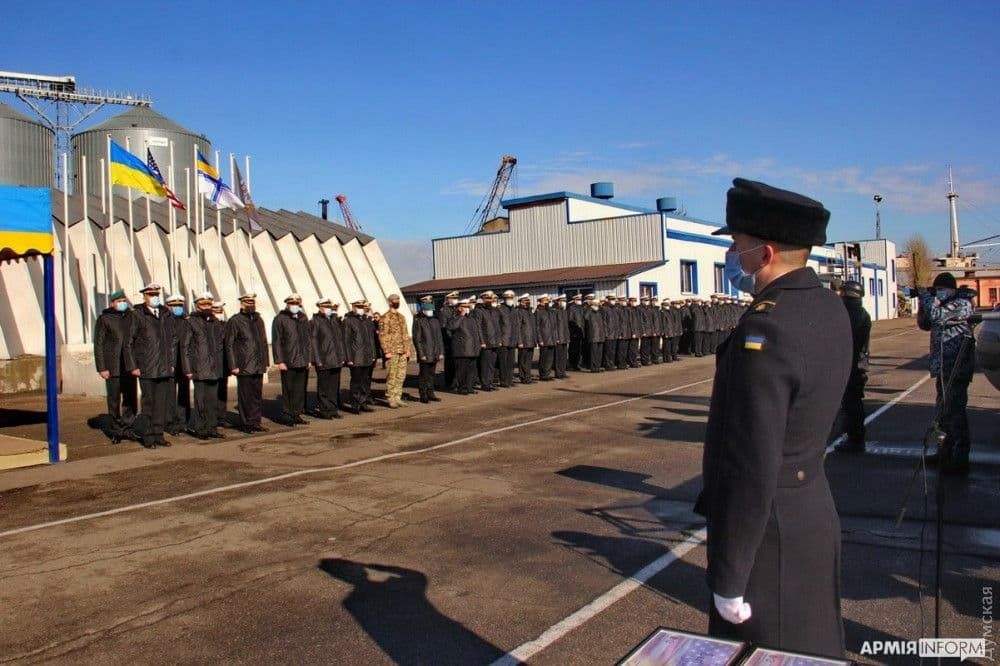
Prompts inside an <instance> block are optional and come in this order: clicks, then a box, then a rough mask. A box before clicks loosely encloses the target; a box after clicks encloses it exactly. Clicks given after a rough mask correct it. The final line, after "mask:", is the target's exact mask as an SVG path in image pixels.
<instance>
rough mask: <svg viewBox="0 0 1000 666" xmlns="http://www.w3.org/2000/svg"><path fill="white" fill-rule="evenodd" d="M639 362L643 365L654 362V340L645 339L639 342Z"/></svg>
mask: <svg viewBox="0 0 1000 666" xmlns="http://www.w3.org/2000/svg"><path fill="white" fill-rule="evenodd" d="M639 360H640V361H641V362H642V364H643V365H649V364H651V363H652V362H653V338H649V337H644V338H642V339H640V341H639Z"/></svg>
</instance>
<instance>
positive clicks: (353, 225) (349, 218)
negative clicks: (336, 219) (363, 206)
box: [336, 194, 361, 231]
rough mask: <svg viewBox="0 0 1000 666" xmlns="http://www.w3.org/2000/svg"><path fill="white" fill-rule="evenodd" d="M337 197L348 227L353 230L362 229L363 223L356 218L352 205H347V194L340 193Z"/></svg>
mask: <svg viewBox="0 0 1000 666" xmlns="http://www.w3.org/2000/svg"><path fill="white" fill-rule="evenodd" d="M336 199H337V203H339V204H340V212H341V214H342V215H343V216H344V224H346V225H347V228H348V229H351V230H353V231H361V225H360V224H358V221H357V220H355V219H354V213H352V212H351V207H350V206H348V205H347V196H346V195H344V194H338V195H337V197H336Z"/></svg>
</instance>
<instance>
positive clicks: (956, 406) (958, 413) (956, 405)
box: [936, 366, 972, 457]
mask: <svg viewBox="0 0 1000 666" xmlns="http://www.w3.org/2000/svg"><path fill="white" fill-rule="evenodd" d="M948 370H949V368H948V367H947V366H945V367H943V368H942V369H941V376H938V377H937V382H936V383H937V409H938V424H939V425H940V426H941V429H942V430H944V432H945V435H946V437H945V440H944V446H943V448H944V449H945V451H947V452H948V453H949V454H957V455H958V456H965V457H967V456H968V455H969V447H970V444H971V442H970V439H971V436H970V434H969V417H968V414H966V411H965V408H966V406H967V405H968V404H969V382H970V381H971V380H972V376H971V374H970V375H968V376H965V373H962V372H961V371H959V372H958V373H956V376H955V377H954V378H952V379H951V382H950V384H949V382H948Z"/></svg>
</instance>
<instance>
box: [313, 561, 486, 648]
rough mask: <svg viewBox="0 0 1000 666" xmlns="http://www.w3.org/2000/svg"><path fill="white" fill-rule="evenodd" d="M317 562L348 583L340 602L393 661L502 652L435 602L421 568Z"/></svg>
mask: <svg viewBox="0 0 1000 666" xmlns="http://www.w3.org/2000/svg"><path fill="white" fill-rule="evenodd" d="M319 568H320V569H321V570H322V571H324V572H325V573H327V574H329V575H330V576H332V577H333V578H336V579H337V580H340V581H343V582H345V583H347V584H348V585H351V586H352V589H351V591H350V593H349V594H348V595H347V598H345V599H344V601H343V605H344V608H345V609H346V610H347V612H349V613H350V614H351V615H352V616H353V617H354V619H355V621H356V622H357V623H358V625H359V626H360V627H361V628H362V629H364V630H365V632H367V633H368V635H369V636H370V637H371V638H372V640H373V641H375V643H376V644H377V645H378V646H379V647H380V648H381V649H382V651H383V652H385V654H386V655H387V656H388V657H389V658H390V659H391V660H392V661H393V662H395V663H397V664H442V663H449V664H458V663H462V664H488V663H491V662H493V661H494V660H496V659H498V658H500V657H502V656H503V655H504V654H505V652H504V651H503V650H501V649H500V648H498V647H496V646H495V645H492V644H491V643H489V642H487V641H485V640H483V639H482V638H480V637H479V636H477V635H476V634H475V633H473V632H472V631H470V630H469V629H467V628H466V627H465V626H464V625H462V624H461V623H460V622H457V621H455V620H452V619H451V618H449V617H447V616H446V615H444V614H442V613H441V612H440V611H439V610H438V609H437V608H435V607H434V604H432V603H431V602H430V600H428V599H427V576H425V575H424V574H422V573H421V572H419V571H415V570H414V569H406V568H404V567H395V566H389V565H384V564H372V563H362V562H355V561H352V560H344V559H339V558H327V559H324V560H321V561H320V563H319Z"/></svg>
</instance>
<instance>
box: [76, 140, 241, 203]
mask: <svg viewBox="0 0 1000 666" xmlns="http://www.w3.org/2000/svg"><path fill="white" fill-rule="evenodd" d="M109 134H110V135H111V140H112V141H114V142H116V143H117V144H119V145H120V146H122V147H123V148H124V147H125V145H126V139H127V140H128V143H129V146H130V149H131V152H132V154H133V155H136V156H137V157H139V158H140V159H142V160H143V161H145V160H146V147H147V146H148V147H149V150H150V152H152V153H153V159H154V160H156V164H157V166H159V167H160V171H161V172H162V173H163V177H164V179H166V180H168V182H169V166H170V163H171V162H170V147H169V143H170V142H173V144H174V161H173V166H174V187H173V190H174V192H176V194H177V197H178V198H179V199H180V200H181V201H189V200H190V199H189V197H188V185H187V184H186V183H185V175H184V169H185V168H187V169H190V174H191V179H192V181H193V179H194V175H195V173H196V172H195V168H194V148H195V146H198V148H199V149H200V150H201V152H202V153H203V154H204V155H205V157H207V158H208V159H209V160H211V162H212V164H213V165H214V164H215V153H213V152H212V144H211V143H210V142H209V140H208V139H206V138H205V137H199V136H194V135H192V134H186V133H182V132H175V131H172V130H165V129H149V128H142V127H134V128H130V129H127V130H125V129H113V130H109V131H101V130H93V131H90V130H87V131H83V132H80V133H79V134H74V135H73V137H72V139H71V140H70V148H71V150H72V152H73V167H72V169H73V184H74V186H75V185H77V183H79V182H81V178H80V176H79V174H80V156H81V155H86V156H87V189H88V190H90V192H91V193H92V194H95V195H97V196H100V195H101V159H104V160H105V165H104V168H105V169H107V154H108V144H107V137H108V135H109ZM227 159H228V158H227V157H226V156H224V155H223V156H222V176H223V178H224V179H225V180H226V181H227V182H228V180H229V176H228V174H229V168H228V166H227V165H226V161H227ZM105 176H106V173H105ZM190 187H191V191H192V193H193V192H194V191H196V190H197V187H196V185H194V184H193V183H192V184H191V186H190ZM73 191H74V192H75V191H76V190H75V189H74V190H73ZM125 192H126V190H125V189H124V188H121V187H116V188H115V194H118V195H121V196H124V195H125ZM140 196H141V193H140V192H138V191H136V190H133V192H132V198H133V199H137V198H138V197H140Z"/></svg>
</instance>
